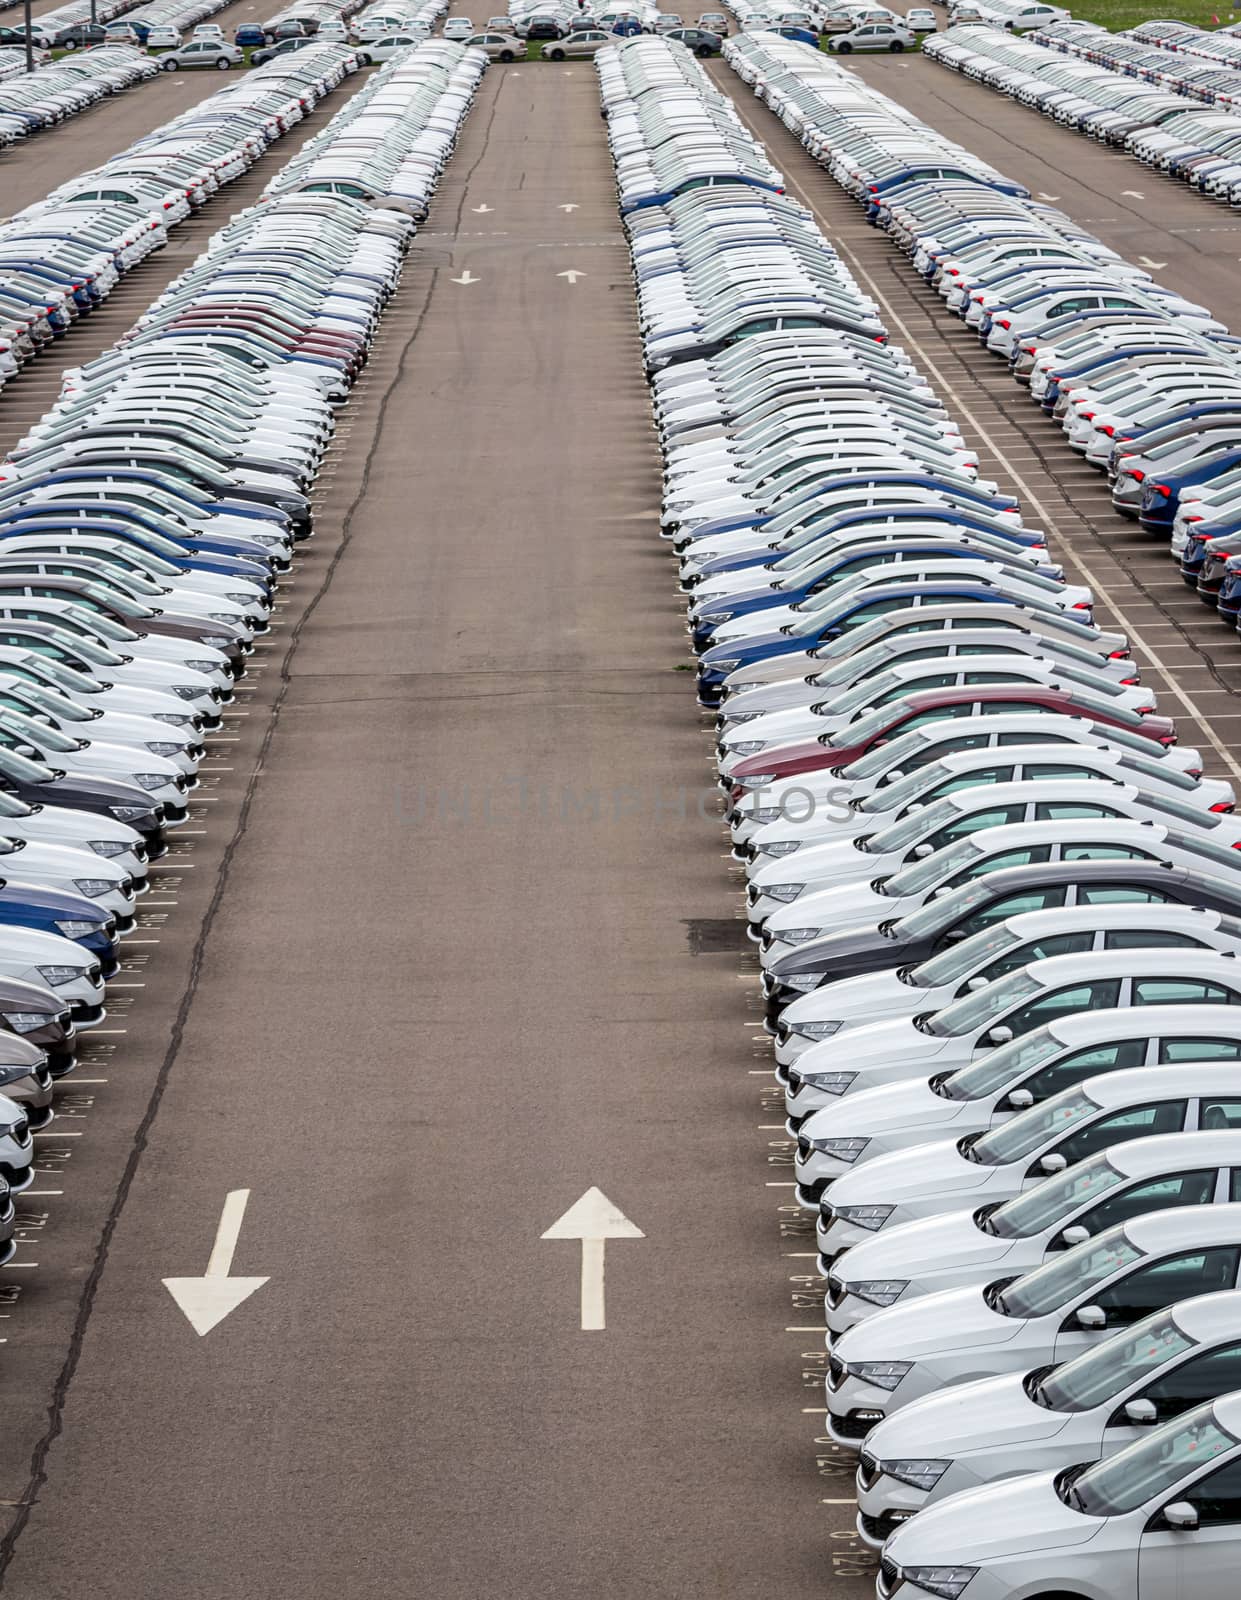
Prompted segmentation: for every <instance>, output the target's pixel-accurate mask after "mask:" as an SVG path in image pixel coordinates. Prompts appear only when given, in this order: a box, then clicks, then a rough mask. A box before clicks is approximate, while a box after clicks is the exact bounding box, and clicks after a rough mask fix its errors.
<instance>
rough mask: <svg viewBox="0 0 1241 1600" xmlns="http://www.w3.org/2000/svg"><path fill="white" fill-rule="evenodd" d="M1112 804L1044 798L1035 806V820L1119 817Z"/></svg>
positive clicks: (1054, 820)
mask: <svg viewBox="0 0 1241 1600" xmlns="http://www.w3.org/2000/svg"><path fill="white" fill-rule="evenodd" d="M1120 815H1121V813H1120V812H1119V811H1116V810H1113V808H1112V807H1111V806H1099V805H1087V804H1086V803H1085V802H1084V801H1082V800H1042V801H1040V802H1039V804H1038V805H1036V806H1035V808H1034V817H1033V820H1034V821H1035V822H1075V821H1080V820H1082V819H1093V818H1095V817H1118V816H1120Z"/></svg>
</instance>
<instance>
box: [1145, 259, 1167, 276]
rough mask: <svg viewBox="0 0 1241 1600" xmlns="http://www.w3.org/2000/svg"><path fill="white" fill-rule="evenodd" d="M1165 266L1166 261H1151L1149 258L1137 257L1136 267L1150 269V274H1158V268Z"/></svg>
mask: <svg viewBox="0 0 1241 1600" xmlns="http://www.w3.org/2000/svg"><path fill="white" fill-rule="evenodd" d="M1167 264H1168V263H1167V262H1166V261H1152V260H1151V258H1150V257H1149V256H1139V257H1138V265H1139V266H1140V267H1150V269H1151V270H1152V272H1158V271H1159V269H1160V267H1166V266H1167Z"/></svg>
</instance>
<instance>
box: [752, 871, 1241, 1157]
mask: <svg viewBox="0 0 1241 1600" xmlns="http://www.w3.org/2000/svg"><path fill="white" fill-rule="evenodd" d="M1142 945H1148V946H1162V947H1163V948H1165V949H1167V948H1170V947H1173V946H1180V947H1181V948H1183V949H1191V950H1192V949H1199V950H1215V951H1216V952H1218V953H1219V954H1221V955H1228V954H1241V921H1239V920H1238V919H1237V918H1235V917H1225V916H1224V915H1223V914H1222V913H1221V912H1219V911H1208V910H1205V909H1203V908H1202V907H1200V906H1193V905H1177V906H1172V905H1152V904H1145V903H1141V902H1137V903H1133V902H1130V903H1125V902H1116V903H1114V904H1104V905H1084V906H1055V907H1052V908H1050V909H1048V910H1046V911H1025V912H1021V913H1019V914H1018V915H1016V916H1011V917H1007V918H1005V919H1004V920H1003V921H1000V922H996V923H994V924H993V925H992V926H990V927H986V928H981V929H979V931H978V932H977V933H973V934H971V935H970V936H969V937H968V938H966V939H960V940H955V941H953V942H952V943H951V944H949V945H948V947H947V948H946V949H944V950H941V951H940V952H939V953H938V954H937V955H934V956H931V957H930V958H929V959H928V960H926V961H922V962H919V963H918V964H917V965H916V966H909V967H902V968H900V969H896V968H887V969H884V970H881V971H878V972H868V973H863V974H861V975H860V976H858V977H854V978H840V979H837V981H836V982H835V983H825V984H823V985H822V987H821V988H818V989H815V990H813V991H812V992H811V993H810V994H807V995H801V996H799V997H798V998H797V999H796V1000H793V1001H791V1002H790V1003H789V1005H787V1006H786V1007H785V1008H784V1011H783V1012H782V1014H781V1017H780V1021H779V1024H778V1025H777V1031H776V1061H777V1064H778V1065H779V1066H782V1067H785V1068H787V1067H789V1066H792V1064H793V1063H794V1062H795V1061H797V1060H799V1059H800V1058H801V1057H802V1056H803V1055H805V1053H806V1052H807V1051H808V1050H810V1049H812V1048H813V1047H814V1046H815V1045H816V1044H819V1043H820V1042H821V1041H822V1040H824V1039H834V1038H837V1037H838V1036H839V1035H840V1034H841V1033H843V1032H846V1031H847V1030H848V1029H851V1028H859V1027H865V1026H867V1025H868V1024H870V1023H872V1022H885V1021H888V1020H889V1019H891V1018H894V1017H905V1016H910V1015H914V1016H926V1017H930V1016H933V1015H935V1014H936V1013H938V1012H939V1011H941V1010H942V1009H943V1008H944V1007H945V1006H950V1005H952V1004H953V1003H954V1002H955V1001H957V1000H963V999H965V998H966V996H967V995H969V994H971V993H972V992H974V991H975V990H979V989H982V988H983V987H984V985H986V984H988V983H993V982H994V981H995V980H996V979H997V978H1003V977H1005V976H1007V974H1008V973H1010V972H1013V971H1015V970H1016V969H1017V968H1018V967H1024V966H1027V965H1028V964H1029V963H1030V962H1032V961H1046V960H1048V959H1049V958H1050V957H1051V956H1065V955H1083V956H1085V955H1094V954H1098V953H1099V952H1102V951H1108V950H1121V949H1125V950H1132V949H1134V948H1135V947H1139V946H1142ZM1072 1020H1074V1019H1072V1018H1071V1017H1065V1018H1060V1019H1057V1022H1058V1023H1059V1022H1063V1023H1065V1024H1067V1023H1069V1022H1070V1021H1072ZM1014 1042H1015V1043H1016V1042H1019V1041H1014ZM1048 1048H1050V1047H1048ZM999 1049H1000V1050H1003V1051H1009V1050H1010V1049H1011V1046H1010V1045H1008V1044H1004V1045H1000V1046H999ZM994 1054H995V1052H994V1051H992V1052H989V1053H988V1054H987V1055H983V1056H979V1057H977V1058H976V1059H975V1060H974V1061H972V1062H971V1063H970V1064H969V1066H966V1067H962V1068H961V1069H960V1071H961V1072H966V1073H969V1072H972V1073H974V1074H975V1075H976V1078H975V1082H971V1083H970V1084H969V1085H967V1084H966V1083H965V1082H960V1083H958V1082H957V1074H954V1075H953V1077H952V1078H946V1077H944V1075H943V1072H942V1070H941V1069H936V1071H935V1073H934V1075H933V1081H934V1083H935V1085H936V1086H937V1088H939V1089H943V1090H944V1091H945V1093H946V1094H948V1095H949V1096H950V1098H951V1101H953V1102H955V1103H956V1105H957V1107H958V1109H957V1110H950V1109H949V1103H948V1101H947V1100H945V1099H943V1098H941V1099H940V1100H939V1102H938V1104H937V1103H936V1101H935V1100H934V1099H931V1100H928V1099H927V1093H926V1092H924V1091H923V1089H922V1088H921V1087H920V1085H921V1084H922V1081H923V1080H921V1079H911V1080H908V1081H906V1082H902V1083H900V1084H899V1085H893V1086H892V1087H893V1089H896V1090H898V1091H899V1093H898V1094H897V1096H896V1098H891V1097H890V1096H889V1098H888V1099H887V1100H886V1101H885V1102H884V1104H886V1105H887V1106H888V1107H889V1108H890V1112H891V1114H892V1115H899V1111H898V1107H899V1105H900V1104H901V1103H902V1096H903V1097H904V1099H907V1101H908V1103H909V1105H910V1106H911V1107H914V1106H916V1107H917V1115H918V1116H925V1117H928V1118H930V1121H929V1122H928V1123H926V1124H925V1126H926V1127H927V1128H928V1129H934V1128H936V1127H939V1126H942V1125H943V1124H944V1123H945V1122H949V1121H950V1122H951V1123H952V1125H953V1127H952V1131H954V1132H955V1131H956V1130H957V1128H958V1126H959V1122H958V1115H959V1109H960V1107H961V1106H962V1105H964V1104H966V1103H968V1102H969V1100H970V1099H971V1097H972V1096H973V1094H974V1093H975V1092H983V1093H985V1092H987V1091H986V1090H983V1089H981V1088H977V1091H976V1085H981V1083H982V1082H983V1081H984V1080H988V1081H994V1082H996V1083H999V1082H1001V1081H1002V1078H1001V1076H1000V1074H1001V1073H1002V1072H1003V1070H1004V1068H1003V1067H1002V1066H1001V1064H1000V1063H999V1062H998V1061H997V1062H996V1064H995V1067H994V1068H988V1067H987V1063H988V1062H989V1061H990V1059H991V1056H992V1055H994ZM1043 1054H1044V1055H1046V1056H1047V1058H1048V1059H1050V1055H1049V1053H1048V1051H1044V1052H1043ZM1013 1059H1014V1064H1016V1059H1017V1058H1016V1057H1014V1058H1013ZM1026 1059H1027V1058H1025V1057H1022V1058H1021V1064H1022V1065H1023V1066H1024V1065H1025V1064H1026ZM1029 1059H1030V1060H1031V1061H1032V1060H1033V1059H1034V1058H1033V1056H1031V1057H1030V1058H1029ZM799 1079H800V1074H799ZM784 1081H785V1083H786V1104H787V1106H788V1113H789V1117H790V1119H792V1120H791V1122H790V1128H789V1131H790V1132H791V1133H792V1134H793V1135H794V1136H796V1134H797V1133H798V1132H799V1131H800V1129H801V1128H802V1127H803V1126H804V1125H805V1124H806V1118H807V1115H808V1107H809V1105H810V1102H809V1100H803V1099H802V1098H801V1097H800V1094H799V1091H798V1090H797V1089H795V1088H794V1087H793V1086H792V1084H791V1083H789V1080H788V1078H787V1073H786V1074H785V1080H784ZM927 1081H928V1082H930V1081H931V1080H929V1079H928V1080H927ZM950 1085H952V1087H951V1089H950V1087H949V1086H950ZM866 1092H867V1094H868V1095H870V1096H871V1097H872V1099H871V1100H870V1101H869V1102H868V1103H870V1104H873V1105H875V1106H876V1107H877V1106H878V1105H879V1104H880V1102H879V1101H876V1100H874V1099H873V1096H875V1095H877V1094H884V1095H887V1094H888V1091H887V1090H886V1089H870V1090H868V1091H866ZM860 1098H861V1096H859V1095H857V1094H851V1095H848V1096H847V1097H846V1101H857V1100H859V1099H860ZM833 1109H834V1110H836V1111H844V1109H845V1107H844V1105H842V1104H840V1103H839V1102H838V1101H834V1102H833ZM858 1114H859V1112H858V1109H857V1106H856V1105H854V1106H853V1108H852V1110H851V1112H850V1115H854V1116H856V1115H858ZM965 1131H972V1129H971V1130H965Z"/></svg>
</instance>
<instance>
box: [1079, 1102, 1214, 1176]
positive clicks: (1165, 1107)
mask: <svg viewBox="0 0 1241 1600" xmlns="http://www.w3.org/2000/svg"><path fill="white" fill-rule="evenodd" d="M1187 1110H1188V1105H1187V1102H1186V1101H1184V1100H1164V1101H1162V1102H1160V1103H1159V1104H1157V1105H1147V1106H1133V1107H1131V1108H1130V1109H1129V1110H1126V1111H1117V1112H1114V1113H1113V1114H1112V1115H1111V1116H1110V1117H1100V1119H1099V1120H1098V1122H1092V1123H1091V1124H1090V1126H1089V1127H1086V1128H1079V1129H1078V1130H1077V1132H1075V1133H1071V1134H1070V1135H1069V1136H1068V1138H1067V1139H1064V1140H1063V1141H1062V1142H1061V1143H1060V1144H1058V1145H1057V1146H1056V1153H1057V1154H1058V1155H1062V1156H1063V1157H1064V1159H1065V1160H1066V1161H1067V1162H1068V1163H1069V1165H1070V1166H1072V1164H1073V1163H1074V1162H1075V1161H1084V1160H1085V1158H1086V1157H1087V1156H1092V1155H1095V1154H1096V1153H1097V1152H1098V1151H1100V1150H1110V1149H1111V1147H1112V1146H1113V1145H1114V1144H1120V1143H1121V1142H1122V1141H1123V1140H1126V1139H1141V1138H1145V1137H1146V1136H1147V1135H1148V1134H1156V1133H1179V1132H1180V1131H1181V1129H1182V1128H1183V1127H1184V1126H1185V1113H1186V1111H1187Z"/></svg>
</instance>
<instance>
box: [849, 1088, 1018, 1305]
mask: <svg viewBox="0 0 1241 1600" xmlns="http://www.w3.org/2000/svg"><path fill="white" fill-rule="evenodd" d="M858 1098H859V1099H861V1096H860V1095H859V1097H858ZM848 1103H849V1102H848V1101H846V1102H845V1104H846V1105H848ZM835 1198H836V1196H835V1193H834V1192H833V1194H832V1200H833V1202H834V1201H835ZM1011 1246H1012V1241H1011V1240H1009V1239H996V1238H993V1237H992V1236H991V1234H989V1233H984V1232H983V1230H982V1229H981V1228H980V1227H979V1226H978V1224H977V1223H976V1221H975V1220H974V1211H973V1210H972V1209H969V1210H963V1211H948V1212H945V1213H944V1214H942V1215H940V1216H938V1217H919V1218H918V1219H917V1220H916V1221H914V1222H903V1223H901V1224H900V1226H899V1227H896V1228H893V1229H892V1230H891V1231H890V1232H889V1231H888V1230H886V1229H885V1230H884V1231H883V1232H882V1233H877V1234H876V1235H875V1237H874V1238H873V1239H863V1240H862V1241H861V1243H860V1244H855V1245H854V1246H853V1248H852V1249H851V1250H850V1251H849V1252H848V1253H847V1254H846V1255H843V1256H842V1257H841V1258H840V1260H839V1262H838V1263H837V1265H836V1269H835V1271H834V1273H833V1276H834V1277H838V1278H839V1279H840V1280H841V1282H842V1283H862V1282H865V1281H867V1280H870V1281H871V1282H873V1281H875V1280H876V1279H879V1278H908V1279H909V1280H910V1281H911V1282H916V1281H917V1278H918V1275H919V1272H920V1271H925V1270H926V1269H927V1268H928V1267H929V1268H934V1269H936V1270H938V1269H939V1268H944V1267H957V1266H969V1265H977V1266H979V1267H985V1268H990V1267H994V1268H995V1272H994V1274H992V1275H993V1276H995V1277H1001V1276H1003V1275H1004V1258H1005V1257H1006V1256H1007V1255H1008V1253H1009V1250H1010V1249H1011ZM1010 1270H1011V1269H1010ZM910 1303H911V1304H912V1301H911V1302H910Z"/></svg>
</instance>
